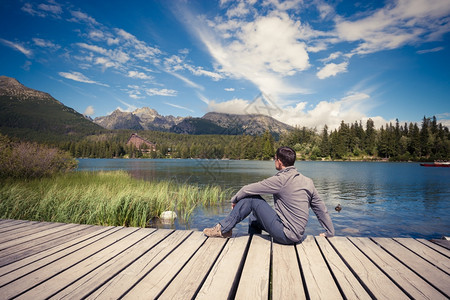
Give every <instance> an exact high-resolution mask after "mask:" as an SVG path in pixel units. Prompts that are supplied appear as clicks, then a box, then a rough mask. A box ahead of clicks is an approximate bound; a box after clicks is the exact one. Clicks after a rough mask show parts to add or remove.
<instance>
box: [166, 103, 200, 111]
mask: <svg viewBox="0 0 450 300" xmlns="http://www.w3.org/2000/svg"><path fill="white" fill-rule="evenodd" d="M164 103H165V104H167V105H169V106H172V107H175V108H180V109H184V110H187V111H190V112H194V111H193V110H192V109H190V108H187V107H184V106H181V105H177V104H173V103H169V102H164Z"/></svg>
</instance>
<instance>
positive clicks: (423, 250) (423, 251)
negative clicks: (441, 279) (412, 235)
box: [394, 238, 450, 274]
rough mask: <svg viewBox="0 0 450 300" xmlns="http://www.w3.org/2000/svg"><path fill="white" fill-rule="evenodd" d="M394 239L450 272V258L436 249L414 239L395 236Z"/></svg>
mask: <svg viewBox="0 0 450 300" xmlns="http://www.w3.org/2000/svg"><path fill="white" fill-rule="evenodd" d="M394 240H395V241H397V242H399V243H400V244H402V245H403V246H405V247H406V248H408V249H409V250H411V251H413V252H415V253H416V254H417V255H419V256H420V257H422V258H424V259H425V260H427V261H428V262H430V263H432V264H433V265H435V266H436V267H438V268H439V269H441V270H442V271H444V272H445V273H447V274H450V258H448V257H446V256H444V255H442V254H440V253H438V252H436V251H434V250H433V249H431V248H429V247H427V246H425V245H424V244H422V243H420V242H418V241H416V240H414V239H409V238H394Z"/></svg>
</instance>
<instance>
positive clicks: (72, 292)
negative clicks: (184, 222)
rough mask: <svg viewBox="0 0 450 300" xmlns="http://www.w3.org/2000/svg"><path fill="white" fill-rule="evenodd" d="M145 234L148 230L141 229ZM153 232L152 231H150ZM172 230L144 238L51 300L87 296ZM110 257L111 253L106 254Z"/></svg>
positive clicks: (160, 231)
mask: <svg viewBox="0 0 450 300" xmlns="http://www.w3.org/2000/svg"><path fill="white" fill-rule="evenodd" d="M140 231H142V232H145V231H149V229H141V230H140ZM152 231H154V230H152ZM172 232H173V231H172V230H166V229H159V230H156V231H155V232H154V233H152V234H150V235H148V236H147V237H146V238H144V239H142V240H141V241H139V242H137V243H136V244H134V245H132V246H131V247H130V248H128V249H127V250H125V251H124V252H122V253H120V254H119V255H118V256H116V257H112V258H111V259H110V260H108V261H107V262H106V263H105V264H104V265H102V266H100V267H99V268H97V269H95V270H93V271H92V272H90V273H88V274H87V275H86V276H83V277H82V278H80V279H79V280H77V281H76V282H74V283H73V284H71V285H69V286H68V287H67V288H65V289H63V290H61V291H59V292H58V293H57V294H55V295H53V296H52V297H51V298H52V299H82V298H84V297H86V296H88V295H89V294H90V293H91V292H92V291H94V290H95V289H97V288H98V287H99V286H101V285H102V284H104V283H105V282H107V281H109V280H110V279H112V278H114V276H115V275H116V274H118V273H119V272H120V271H122V270H123V269H124V268H126V267H127V266H128V265H130V264H131V263H132V262H133V261H134V260H136V259H138V258H139V257H141V256H142V255H143V254H145V253H146V252H147V251H149V249H151V248H153V247H154V246H155V245H156V244H158V243H159V242H160V241H161V240H163V239H164V238H166V237H167V235H169V234H170V233H172ZM108 255H111V256H112V253H108Z"/></svg>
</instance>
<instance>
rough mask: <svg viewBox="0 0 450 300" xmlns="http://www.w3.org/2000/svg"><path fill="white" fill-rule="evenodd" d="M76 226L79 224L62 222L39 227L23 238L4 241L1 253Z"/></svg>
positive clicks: (0, 248) (0, 247)
mask: <svg viewBox="0 0 450 300" xmlns="http://www.w3.org/2000/svg"><path fill="white" fill-rule="evenodd" d="M74 226H77V224H62V223H53V224H50V225H49V226H48V227H46V228H44V229H42V230H39V229H38V230H37V232H35V233H32V234H29V235H27V236H23V237H21V238H18V239H14V240H12V241H9V242H6V243H3V244H2V245H1V246H0V250H1V251H0V255H1V256H3V253H5V252H7V251H5V250H7V249H8V248H11V247H13V246H17V245H20V244H24V243H30V242H33V243H34V241H36V240H38V239H40V238H42V237H45V236H47V235H49V234H52V233H55V232H59V231H62V230H66V229H68V228H71V227H74Z"/></svg>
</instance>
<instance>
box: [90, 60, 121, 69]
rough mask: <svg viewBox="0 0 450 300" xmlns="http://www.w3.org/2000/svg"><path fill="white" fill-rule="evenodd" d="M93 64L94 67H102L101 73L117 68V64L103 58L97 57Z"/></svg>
mask: <svg viewBox="0 0 450 300" xmlns="http://www.w3.org/2000/svg"><path fill="white" fill-rule="evenodd" d="M94 63H95V64H96V65H102V66H103V68H102V70H103V71H105V70H106V69H108V68H111V67H118V64H117V63H115V62H112V61H111V60H109V59H107V58H105V57H97V58H96V59H95V61H94Z"/></svg>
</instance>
